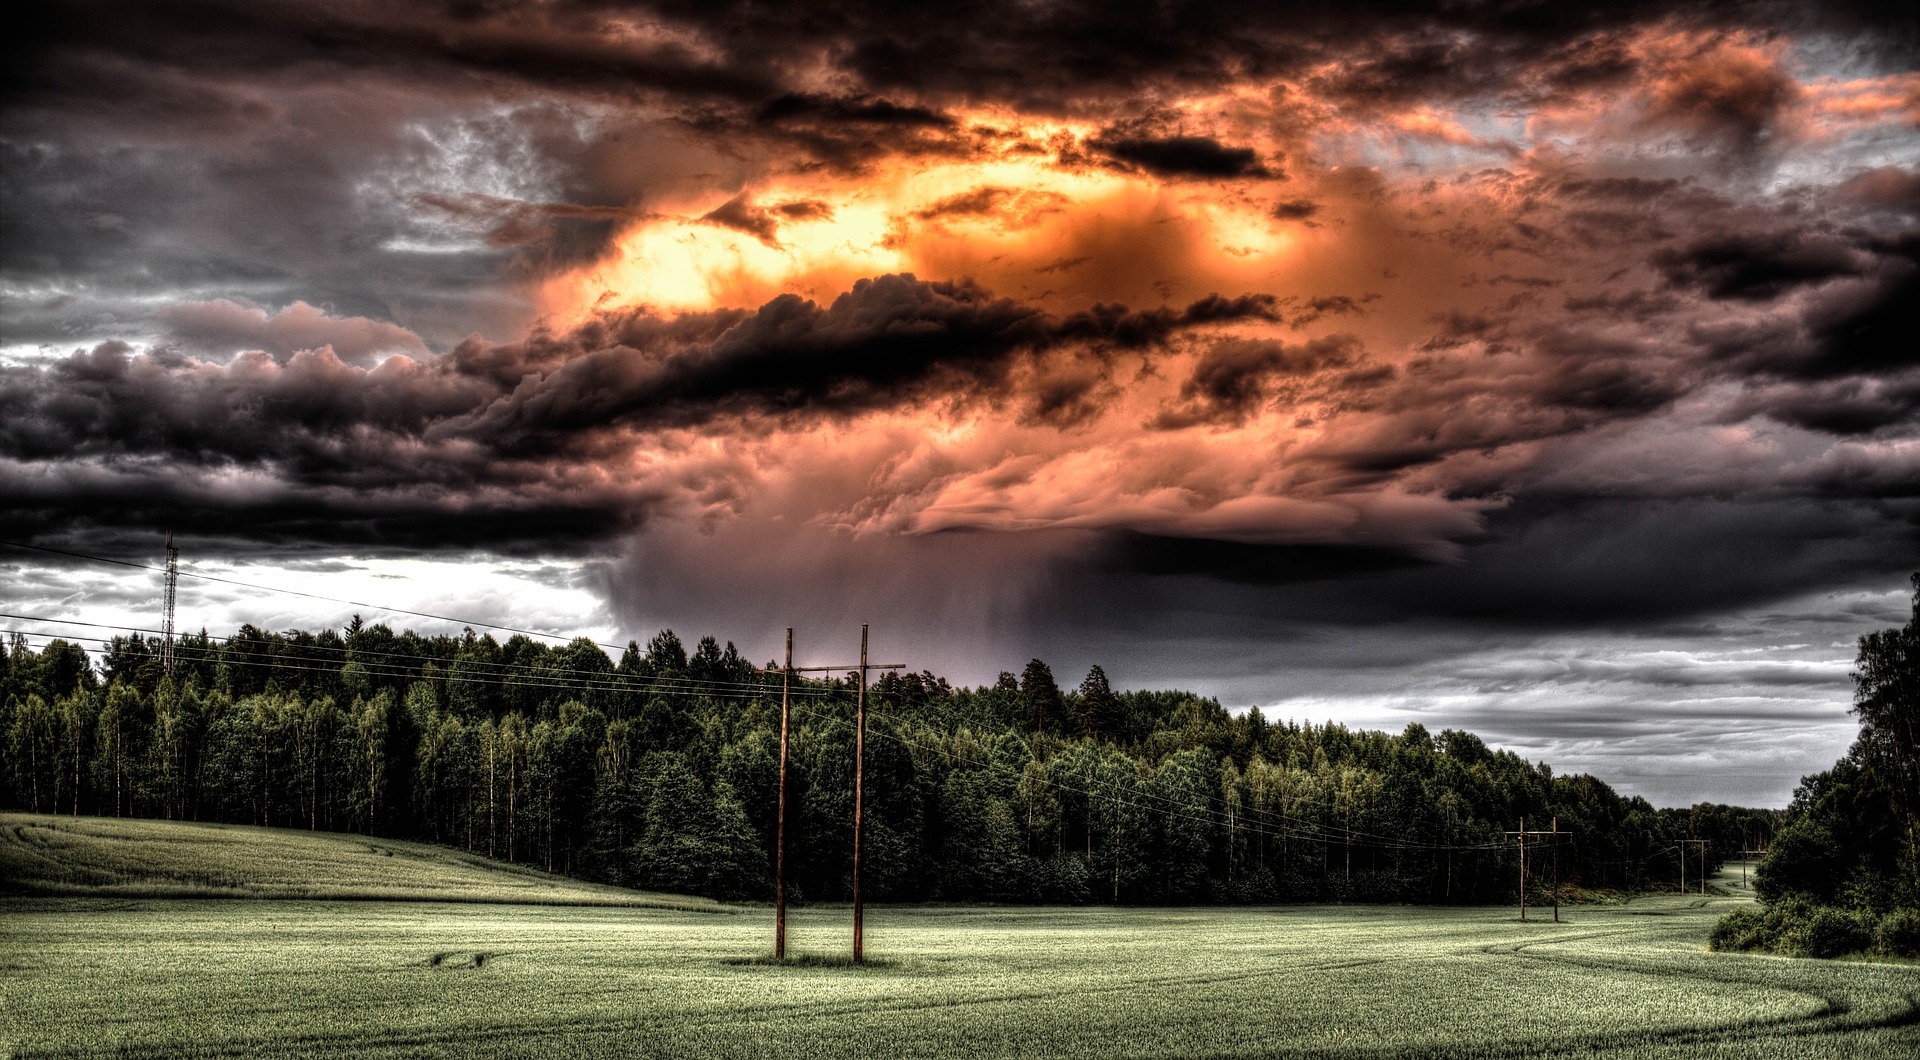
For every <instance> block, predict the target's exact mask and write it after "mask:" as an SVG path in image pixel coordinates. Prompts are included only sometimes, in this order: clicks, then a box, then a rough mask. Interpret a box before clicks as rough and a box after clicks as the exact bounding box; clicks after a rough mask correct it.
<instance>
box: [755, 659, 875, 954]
mask: <svg viewBox="0 0 1920 1060" xmlns="http://www.w3.org/2000/svg"><path fill="white" fill-rule="evenodd" d="M906 665H907V664H906V663H869V662H867V626H866V624H865V623H862V624H861V626H860V662H859V664H858V666H857V667H856V666H854V665H850V664H846V663H837V664H834V665H832V666H795V665H793V627H791V626H789V627H787V662H786V665H785V666H782V667H781V668H780V669H779V671H778V672H779V674H780V675H781V681H780V799H779V807H780V809H779V813H780V820H779V823H778V824H777V825H776V826H775V830H774V834H775V835H776V836H777V839H776V840H775V842H776V845H777V847H778V852H777V853H776V854H775V855H774V862H773V955H774V957H775V958H780V957H785V956H786V955H787V879H786V871H787V869H786V860H787V728H788V718H789V716H790V712H791V702H792V696H793V675H794V674H797V673H816V672H829V673H833V672H844V671H849V670H856V669H857V670H858V672H859V675H860V676H859V688H858V693H857V695H858V698H857V699H856V701H855V705H854V736H853V756H854V757H853V961H854V963H855V964H859V963H862V962H863V961H864V960H865V959H866V958H865V953H864V947H863V943H864V938H863V935H864V924H863V919H864V917H863V913H864V910H863V909H862V907H861V904H860V815H861V811H862V802H863V801H864V796H865V793H864V791H863V788H864V787H865V774H866V758H867V671H869V670H903V669H905V668H906ZM759 672H760V673H773V672H775V671H772V670H761V671H759Z"/></svg>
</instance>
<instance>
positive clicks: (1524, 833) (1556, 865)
mask: <svg viewBox="0 0 1920 1060" xmlns="http://www.w3.org/2000/svg"><path fill="white" fill-rule="evenodd" d="M1507 834H1508V835H1510V836H1513V837H1514V838H1515V839H1518V840H1519V841H1520V919H1522V920H1525V919H1526V918H1527V837H1528V836H1553V837H1555V838H1556V843H1555V846H1554V850H1553V922H1554V923H1556V924H1558V923H1559V922H1560V848H1559V845H1558V842H1557V839H1558V837H1559V836H1563V835H1572V834H1573V833H1572V832H1562V831H1561V830H1560V818H1558V817H1555V818H1554V819H1553V828H1552V829H1551V830H1550V831H1545V832H1543V831H1540V830H1538V829H1535V830H1533V831H1531V832H1529V831H1528V830H1527V819H1526V818H1525V817H1522V818H1520V830H1519V831H1517V832H1508V833H1507Z"/></svg>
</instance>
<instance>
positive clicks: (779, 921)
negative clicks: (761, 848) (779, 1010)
mask: <svg viewBox="0 0 1920 1060" xmlns="http://www.w3.org/2000/svg"><path fill="white" fill-rule="evenodd" d="M792 712H793V627H792V626H788V627H787V664H786V666H784V667H782V668H781V670H780V823H779V824H778V825H776V826H775V828H774V835H775V836H776V837H777V838H776V839H775V840H774V853H773V957H774V959H775V960H779V959H780V958H782V957H785V956H786V955H787V719H788V718H789V717H790V716H791V715H792Z"/></svg>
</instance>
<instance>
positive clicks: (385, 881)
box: [0, 813, 719, 909]
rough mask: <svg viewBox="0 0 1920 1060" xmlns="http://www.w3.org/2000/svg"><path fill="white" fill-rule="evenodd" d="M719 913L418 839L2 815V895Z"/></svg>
mask: <svg viewBox="0 0 1920 1060" xmlns="http://www.w3.org/2000/svg"><path fill="white" fill-rule="evenodd" d="M6 892H11V893H26V894H35V895H58V896H67V897H115V898H315V899H384V900H389V901H420V900H433V901H442V902H550V903H556V904H563V905H664V906H671V907H676V908H698V909H716V908H719V907H718V906H717V905H716V904H715V903H714V902H712V901H709V900H707V899H704V898H690V897H687V896H685V895H666V894H651V893H648V892H644V891H630V890H626V889H624V888H620V887H605V886H601V885H599V884H594V883H586V882H583V881H580V880H575V879H569V878H568V877H565V876H556V875H552V874H550V873H546V872H542V871H540V870H539V869H536V868H533V867H531V866H526V865H508V864H504V863H502V862H498V861H493V860H491V859H489V858H485V857H481V856H479V855H475V854H468V853H465V852H464V851H459V850H452V849H448V848H447V847H439V846H433V845H431V844H427V843H408V842H405V841H403V840H398V839H377V838H372V837H368V836H357V835H343V834H340V833H337V832H302V831H297V830H293V829H285V828H250V827H247V826H246V825H229V824H198V823H194V824H188V823H182V822H179V821H142V820H134V819H130V818H128V819H122V818H115V817H56V816H51V815H48V814H25V813H0V893H6Z"/></svg>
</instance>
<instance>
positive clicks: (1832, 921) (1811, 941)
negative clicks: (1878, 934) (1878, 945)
mask: <svg viewBox="0 0 1920 1060" xmlns="http://www.w3.org/2000/svg"><path fill="white" fill-rule="evenodd" d="M1781 941H1782V942H1785V943H1787V944H1788V947H1789V948H1790V952H1793V953H1796V954H1799V955H1800V956H1804V957H1838V956H1840V955H1842V954H1846V953H1855V952H1858V951H1860V950H1864V949H1866V948H1867V946H1868V945H1869V944H1870V943H1872V941H1873V934H1872V932H1871V931H1870V930H1869V929H1868V927H1867V925H1866V923H1865V922H1864V921H1863V919H1862V918H1861V917H1860V916H1859V914H1857V913H1851V912H1848V911H1847V910H1844V909H1836V908H1834V907H1832V906H1822V907H1820V908H1818V909H1815V910H1814V911H1813V914H1812V915H1811V916H1809V917H1807V918H1806V919H1805V920H1804V921H1802V922H1801V923H1800V924H1799V925H1798V926H1797V927H1795V928H1794V929H1793V930H1791V931H1789V932H1787V933H1786V935H1785V936H1784V937H1783V938H1782V939H1781ZM1776 945H1777V944H1776Z"/></svg>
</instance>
